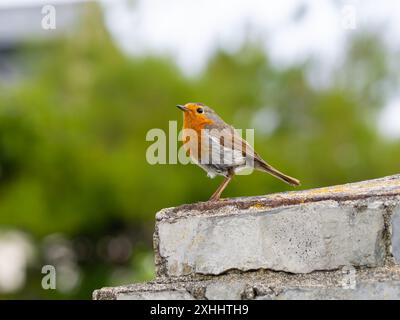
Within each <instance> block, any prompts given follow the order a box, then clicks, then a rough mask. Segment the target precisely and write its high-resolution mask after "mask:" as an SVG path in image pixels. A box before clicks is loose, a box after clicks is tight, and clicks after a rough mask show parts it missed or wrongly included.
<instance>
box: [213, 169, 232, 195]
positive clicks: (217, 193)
mask: <svg viewBox="0 0 400 320" xmlns="http://www.w3.org/2000/svg"><path fill="white" fill-rule="evenodd" d="M232 178H233V172H231V171H229V172H228V175H227V176H226V177H225V179H224V181H222V183H221V185H220V186H219V187H218V189H217V190H215V192H214V193H213V195H212V196H211V198H210V200H208V201H217V200H219V198H220V197H221V193H222V192H223V191H224V190H225V188H226V186H227V185H228V183H229V182H230V181H231V180H232Z"/></svg>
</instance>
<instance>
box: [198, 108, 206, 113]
mask: <svg viewBox="0 0 400 320" xmlns="http://www.w3.org/2000/svg"><path fill="white" fill-rule="evenodd" d="M196 111H197V113H203V112H204V110H203V108H197V110H196Z"/></svg>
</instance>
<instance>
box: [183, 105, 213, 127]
mask: <svg viewBox="0 0 400 320" xmlns="http://www.w3.org/2000/svg"><path fill="white" fill-rule="evenodd" d="M177 107H178V108H179V109H181V110H182V111H183V119H184V126H185V127H189V128H193V129H197V128H202V127H204V126H205V125H207V124H213V123H214V122H215V121H219V120H220V118H219V117H218V115H217V114H216V113H215V112H214V110H213V109H211V108H210V107H208V106H206V105H204V104H203V103H199V102H196V103H195V102H189V103H186V104H185V105H177Z"/></svg>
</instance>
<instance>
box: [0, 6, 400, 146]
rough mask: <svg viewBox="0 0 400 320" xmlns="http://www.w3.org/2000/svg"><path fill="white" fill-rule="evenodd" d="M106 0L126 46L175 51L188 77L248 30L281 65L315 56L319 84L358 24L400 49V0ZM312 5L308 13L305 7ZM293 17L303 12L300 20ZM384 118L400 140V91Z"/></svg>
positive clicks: (385, 128)
mask: <svg viewBox="0 0 400 320" xmlns="http://www.w3.org/2000/svg"><path fill="white" fill-rule="evenodd" d="M63 2H66V1H65V0H53V1H41V0H0V9H1V8H2V7H7V6H10V5H12V6H16V5H27V4H33V3H35V4H38V3H39V4H50V3H63ZM69 2H70V1H69ZM101 2H102V4H103V7H104V9H105V10H104V12H105V18H106V23H107V25H108V28H109V29H110V31H111V33H112V34H113V36H114V38H115V39H116V41H117V43H118V44H119V45H120V47H121V48H122V49H123V50H124V51H126V52H127V53H128V54H142V53H146V52H158V53H166V54H170V55H171V56H172V57H174V58H175V59H176V61H177V63H178V65H179V66H180V67H181V68H182V70H183V71H184V72H185V73H186V74H188V75H190V74H196V73H198V72H200V71H201V70H202V68H203V67H204V65H205V64H206V62H207V59H208V58H209V57H210V56H211V55H212V53H213V52H214V50H215V49H216V48H217V47H223V48H225V49H228V50H234V49H235V48H237V47H238V46H240V44H241V43H242V41H243V39H245V37H246V36H248V35H250V36H251V37H256V38H257V40H258V41H259V42H260V43H261V44H262V45H263V47H264V48H265V49H266V50H267V51H268V53H269V55H270V56H271V58H272V60H273V62H274V63H275V64H276V65H278V66H279V65H288V64H289V65H290V64H293V63H297V62H301V61H304V60H306V59H307V58H309V57H313V58H315V59H316V60H317V61H318V62H319V64H318V72H314V74H312V75H310V77H309V78H310V80H311V81H314V82H315V83H316V84H321V83H324V81H328V80H329V79H324V75H325V77H329V70H330V69H331V68H333V67H334V66H335V64H336V62H337V61H338V60H339V59H340V57H341V54H342V53H343V48H344V44H345V41H346V38H348V37H349V36H351V34H352V33H353V32H354V30H355V29H354V28H356V29H358V28H365V29H371V30H373V29H375V28H377V27H384V30H385V32H384V36H385V38H386V42H387V44H388V45H389V46H390V47H391V48H392V49H393V50H397V51H400V50H399V48H400V1H398V0H380V1H374V0H369V1H361V0H336V1H321V0H280V1H265V0H220V1H215V0H201V1H198V0H169V1H165V0H102V1H101ZM305 4H306V5H307V8H308V10H307V11H304V10H303V9H302V8H304V5H305ZM302 12H303V13H302ZM294 16H297V17H300V18H299V19H297V21H295V22H293V19H292V18H293V17H294ZM352 17H354V19H352ZM387 121H389V122H387ZM378 122H379V128H380V129H381V131H382V133H383V134H385V135H386V136H388V137H396V138H400V96H398V97H393V99H392V100H391V101H390V102H389V104H388V106H387V108H386V109H385V111H384V112H383V114H382V117H381V119H380V120H379V121H378ZM388 123H389V125H388Z"/></svg>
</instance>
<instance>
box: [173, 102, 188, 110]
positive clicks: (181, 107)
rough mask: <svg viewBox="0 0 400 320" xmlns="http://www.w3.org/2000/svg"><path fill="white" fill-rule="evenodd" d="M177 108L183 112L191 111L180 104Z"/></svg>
mask: <svg viewBox="0 0 400 320" xmlns="http://www.w3.org/2000/svg"><path fill="white" fill-rule="evenodd" d="M176 107H177V108H179V109H181V110H182V111H188V110H189V109H188V108H186V107H185V106H182V105H180V104H178V105H177V106H176Z"/></svg>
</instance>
